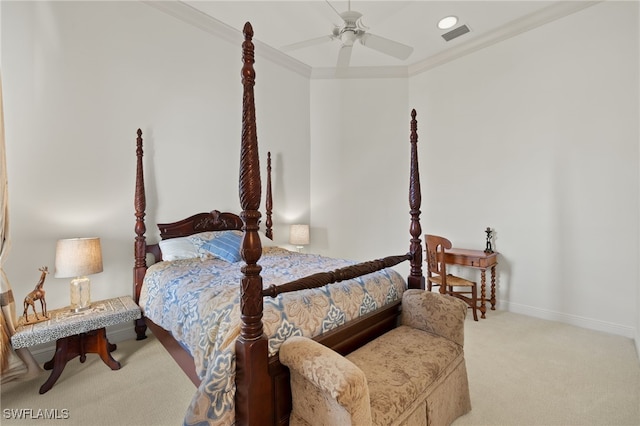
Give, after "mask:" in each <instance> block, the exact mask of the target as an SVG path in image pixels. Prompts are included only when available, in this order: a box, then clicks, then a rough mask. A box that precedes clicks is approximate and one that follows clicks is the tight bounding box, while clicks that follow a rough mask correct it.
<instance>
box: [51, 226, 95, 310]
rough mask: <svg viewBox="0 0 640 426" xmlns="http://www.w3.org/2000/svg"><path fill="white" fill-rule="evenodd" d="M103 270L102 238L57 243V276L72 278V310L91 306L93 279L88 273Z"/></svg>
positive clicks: (70, 239)
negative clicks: (91, 279)
mask: <svg viewBox="0 0 640 426" xmlns="http://www.w3.org/2000/svg"><path fill="white" fill-rule="evenodd" d="M98 272H102V250H101V248H100V238H69V239H64V240H58V243H57V244H56V268H55V277H56V278H70V277H74V278H73V279H72V280H71V310H72V311H73V312H80V311H84V310H85V309H88V308H89V307H90V306H91V281H90V280H89V278H88V277H87V275H91V274H97V273H98Z"/></svg>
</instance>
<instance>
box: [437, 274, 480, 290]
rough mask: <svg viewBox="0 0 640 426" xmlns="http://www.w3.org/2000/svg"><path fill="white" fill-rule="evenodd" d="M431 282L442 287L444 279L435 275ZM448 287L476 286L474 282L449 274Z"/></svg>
mask: <svg viewBox="0 0 640 426" xmlns="http://www.w3.org/2000/svg"><path fill="white" fill-rule="evenodd" d="M429 280H430V281H431V282H432V283H433V284H436V285H442V277H439V276H437V275H433V276H431V277H430V278H429ZM447 285H448V286H456V287H473V286H474V285H476V283H474V282H473V281H469V280H466V279H464V278H460V277H456V276H455V275H451V274H447Z"/></svg>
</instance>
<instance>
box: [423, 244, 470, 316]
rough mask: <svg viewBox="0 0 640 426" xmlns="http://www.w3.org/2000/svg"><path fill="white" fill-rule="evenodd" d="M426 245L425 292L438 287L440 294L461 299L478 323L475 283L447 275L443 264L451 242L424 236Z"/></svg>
mask: <svg viewBox="0 0 640 426" xmlns="http://www.w3.org/2000/svg"><path fill="white" fill-rule="evenodd" d="M425 241H426V245H427V250H426V251H427V290H428V291H431V288H432V287H434V286H440V293H442V294H448V295H450V296H454V297H457V298H458V299H462V300H464V301H465V302H467V304H468V305H469V307H470V308H471V310H472V311H473V319H474V320H475V321H478V313H477V309H478V291H477V286H476V283H475V282H473V281H469V280H467V279H464V278H461V277H456V276H455V275H451V274H447V265H446V264H445V262H444V255H445V250H447V249H450V248H451V247H452V246H451V241H449V240H447V239H446V238H444V237H439V236H437V235H425Z"/></svg>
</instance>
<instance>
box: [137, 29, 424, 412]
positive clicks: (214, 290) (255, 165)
mask: <svg viewBox="0 0 640 426" xmlns="http://www.w3.org/2000/svg"><path fill="white" fill-rule="evenodd" d="M244 37H245V40H244V42H243V44H242V50H243V56H242V58H243V67H242V84H243V106H242V108H243V109H242V142H241V143H242V145H241V156H240V178H239V197H240V207H241V213H240V215H239V216H236V215H235V214H233V213H220V212H218V211H215V210H214V211H213V212H211V213H201V214H198V215H194V216H191V217H189V218H187V219H184V220H181V221H178V222H174V223H170V224H161V225H158V227H159V230H160V235H161V239H162V240H163V241H171V240H172V239H183V240H181V242H186V243H187V244H193V245H194V246H195V247H196V249H195V251H194V252H197V253H198V255H197V257H195V258H194V257H192V258H188V257H187V258H179V259H177V260H175V261H169V262H160V263H156V264H154V265H151V266H149V267H147V263H146V255H147V254H148V253H152V254H153V255H154V256H155V257H156V259H163V257H162V256H163V254H164V253H163V252H162V250H161V245H162V244H150V245H147V243H146V238H145V235H144V234H145V232H146V225H145V222H144V217H145V208H146V202H145V189H144V177H143V175H144V173H143V168H142V164H143V162H142V156H143V151H142V133H141V131H140V130H138V138H137V150H136V155H137V173H136V191H135V210H136V212H135V216H136V224H135V233H136V237H135V245H134V252H135V253H134V256H135V264H134V296H135V300H136V302H138V303H139V304H140V305H141V307H142V308H143V313H144V314H145V317H144V318H142V319H141V320H139V321H138V322H137V323H136V332H137V334H138V338H139V339H142V338H144V333H145V330H146V326H147V325H149V327H150V328H151V330H152V331H153V333H154V335H156V337H158V339H159V340H160V341H162V343H163V344H164V345H165V347H166V348H167V349H168V350H169V352H170V353H171V354H172V355H173V356H174V358H175V359H176V361H178V363H179V364H180V365H181V366H182V368H183V369H184V370H185V372H186V373H187V374H188V375H189V377H190V378H191V379H192V381H193V382H194V383H195V384H196V385H197V386H199V387H198V391H197V393H196V396H195V397H194V400H193V402H192V405H191V407H190V408H189V410H188V412H187V415H186V417H185V424H196V423H207V422H211V423H215V422H220V423H233V422H235V423H237V424H250V425H266V424H287V423H288V416H289V412H290V410H291V393H290V388H289V376H288V370H287V369H286V368H285V367H283V366H282V365H281V364H280V362H279V360H278V354H277V351H278V348H279V344H281V343H282V341H284V340H286V338H287V337H290V336H292V335H306V336H307V337H313V338H314V339H315V340H317V341H319V342H321V343H323V344H325V345H326V346H329V347H331V348H333V349H334V350H335V351H337V352H339V353H342V354H346V353H349V352H351V351H352V350H354V349H356V348H358V347H360V346H362V345H363V344H364V343H366V342H368V341H370V340H371V339H373V338H375V337H377V336H379V335H380V334H382V333H384V332H386V331H388V330H390V329H392V328H394V327H395V326H396V324H397V321H398V317H399V312H400V301H401V298H402V293H403V291H404V290H405V289H406V288H422V289H424V277H423V274H422V244H421V240H420V236H421V233H422V229H421V226H420V220H419V216H420V204H421V195H420V181H419V173H418V158H417V139H418V137H417V123H416V119H415V111H413V112H412V119H411V136H410V146H411V165H410V167H411V168H410V182H409V183H410V185H409V205H410V216H411V223H410V227H409V234H410V236H411V238H410V248H409V252H408V253H406V254H403V255H398V256H389V257H385V258H383V259H378V260H375V261H370V262H364V263H359V264H355V263H354V262H349V261H346V260H342V259H329V258H325V257H322V256H315V255H308V254H301V253H293V252H289V251H287V250H284V249H279V248H277V247H267V245H268V244H265V243H267V242H268V241H269V240H268V238H271V226H272V220H271V209H272V201H271V188H270V181H271V176H270V169H271V164H270V157H269V158H268V166H267V170H268V172H269V173H268V175H267V176H268V177H267V183H268V185H267V201H266V206H265V209H266V212H267V220H266V225H267V230H266V232H265V234H266V237H267V238H261V236H260V234H259V222H260V218H261V213H260V212H259V211H258V209H259V208H260V203H261V178H260V166H259V154H258V143H257V134H256V120H255V103H254V92H253V87H254V81H255V71H254V69H253V63H254V45H253V43H252V37H253V29H252V27H251V25H250V24H249V23H247V24H245V27H244ZM203 232H204V233H205V234H203ZM223 238H225V239H226V238H230V239H236V238H237V241H238V247H237V251H238V254H239V256H240V258H241V259H240V261H238V262H236V261H235V259H232V261H230V260H221V258H220V257H219V256H218V255H217V252H216V254H214V256H209V255H203V254H202V253H203V250H204V249H205V248H207V247H209V246H210V245H211V244H215V243H216V242H217V241H219V240H221V239H223ZM185 239H186V240H185ZM263 244H265V247H263ZM204 251H206V250H204ZM404 261H409V262H410V265H411V267H410V273H409V276H408V278H407V280H406V281H405V280H404V279H403V278H402V277H400V276H399V274H398V273H397V272H396V271H394V270H393V269H392V268H391V267H392V266H395V265H397V264H399V263H401V262H404ZM327 271H328V272H327ZM263 283H264V285H263ZM238 284H239V285H238ZM328 284H332V285H328ZM165 302H168V303H165ZM214 302H215V303H214ZM178 340H179V341H180V343H178V342H177V341H178Z"/></svg>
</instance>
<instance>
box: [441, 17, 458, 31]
mask: <svg viewBox="0 0 640 426" xmlns="http://www.w3.org/2000/svg"><path fill="white" fill-rule="evenodd" d="M457 23H458V18H457V17H455V16H446V17H444V18H442V19H441V20H439V21H438V28H440V29H441V30H448V29H449V28H451V27H453V26H454V25H455V24H457Z"/></svg>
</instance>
